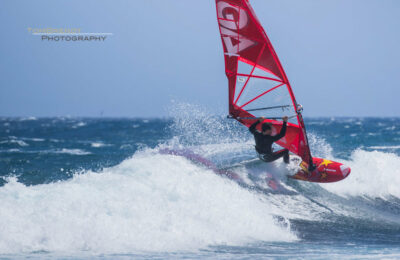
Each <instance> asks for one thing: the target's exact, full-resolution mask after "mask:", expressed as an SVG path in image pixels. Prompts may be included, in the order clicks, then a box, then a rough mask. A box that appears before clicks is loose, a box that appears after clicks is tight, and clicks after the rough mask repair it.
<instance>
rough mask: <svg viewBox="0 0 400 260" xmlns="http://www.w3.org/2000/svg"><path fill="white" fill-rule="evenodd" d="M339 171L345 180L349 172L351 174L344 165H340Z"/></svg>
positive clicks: (348, 168)
mask: <svg viewBox="0 0 400 260" xmlns="http://www.w3.org/2000/svg"><path fill="white" fill-rule="evenodd" d="M340 170H341V171H342V174H343V177H345V178H346V177H347V176H348V175H349V174H350V172H351V169H350V167H349V166H346V165H340Z"/></svg>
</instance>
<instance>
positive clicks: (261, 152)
mask: <svg viewBox="0 0 400 260" xmlns="http://www.w3.org/2000/svg"><path fill="white" fill-rule="evenodd" d="M264 119H265V118H264V117H261V118H260V119H259V120H257V122H255V123H254V124H252V125H251V126H250V128H249V130H250V132H251V133H252V134H253V135H254V139H255V141H256V151H257V153H258V156H259V157H260V159H261V160H263V161H264V162H273V161H275V160H277V159H279V158H281V157H283V161H284V162H285V163H289V150H288V149H282V150H279V151H277V152H273V151H272V144H273V143H274V142H276V141H278V140H279V139H281V138H282V137H284V136H285V134H286V125H287V121H288V117H287V116H285V117H283V118H282V120H283V125H282V129H281V131H280V132H279V134H277V135H274V136H272V135H271V134H272V128H271V125H270V124H268V123H264V124H263V125H262V127H261V128H262V132H259V131H257V129H256V127H257V125H258V124H259V123H261V122H262V121H264Z"/></svg>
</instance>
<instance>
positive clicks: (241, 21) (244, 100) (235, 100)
mask: <svg viewBox="0 0 400 260" xmlns="http://www.w3.org/2000/svg"><path fill="white" fill-rule="evenodd" d="M216 6H217V19H218V25H219V30H220V34H221V39H222V44H223V49H224V57H225V72H226V76H227V77H228V84H229V115H230V116H231V117H233V118H235V119H237V120H238V121H239V122H241V123H242V124H244V125H246V126H247V127H249V126H250V125H251V124H252V123H254V122H255V121H254V118H258V117H261V116H263V117H265V118H267V119H266V121H267V122H269V123H271V124H272V125H273V130H274V131H275V132H276V133H278V132H279V131H280V128H281V127H282V122H281V121H278V119H280V118H281V117H283V116H285V115H287V116H289V118H290V120H289V123H288V129H287V132H286V136H285V137H284V138H282V139H281V140H279V141H278V142H277V143H278V144H279V145H281V146H282V147H285V148H287V149H289V150H290V151H291V152H293V153H295V154H297V155H299V156H300V157H301V158H302V159H303V161H305V162H307V163H312V157H311V153H310V148H309V146H308V141H307V134H306V130H305V126H304V122H303V118H302V115H301V106H299V105H298V104H297V102H296V99H295V96H294V94H293V91H292V88H291V86H290V83H289V81H288V79H287V77H286V74H285V71H284V70H283V68H282V65H281V63H280V61H279V59H278V56H277V55H276V53H275V51H274V48H273V47H272V44H271V42H270V41H269V39H268V36H267V34H266V33H265V31H264V29H263V27H262V26H261V24H260V22H259V20H258V19H257V17H256V15H255V13H254V11H253V9H252V7H251V6H250V3H249V1H248V0H216Z"/></svg>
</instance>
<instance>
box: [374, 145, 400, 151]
mask: <svg viewBox="0 0 400 260" xmlns="http://www.w3.org/2000/svg"><path fill="white" fill-rule="evenodd" d="M368 148H370V149H377V150H393V149H400V145H388V146H384V145H381V146H370V147H368Z"/></svg>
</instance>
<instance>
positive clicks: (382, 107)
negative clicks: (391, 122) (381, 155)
mask: <svg viewBox="0 0 400 260" xmlns="http://www.w3.org/2000/svg"><path fill="white" fill-rule="evenodd" d="M250 2H251V4H252V5H253V8H254V10H255V12H256V14H257V16H258V18H259V19H260V21H261V23H262V24H263V26H264V28H265V30H266V32H267V34H268V35H269V37H270V39H271V41H272V44H273V45H274V47H275V50H276V52H277V54H278V56H279V58H280V60H281V62H282V65H283V67H284V69H285V70H286V73H287V76H288V78H289V81H290V82H291V84H292V87H293V90H294V93H295V95H296V97H297V100H298V102H299V103H301V104H302V105H303V107H304V109H305V110H304V115H305V116H400V109H399V108H398V99H399V98H398V96H399V95H400V88H399V87H398V85H399V82H400V50H399V47H400V1H398V0H324V1H320V0H301V1H299V0H274V1H272V0H251V1H250ZM29 27H30V28H48V27H50V28H80V29H81V31H82V32H102V33H113V35H112V36H108V38H107V39H106V40H105V41H104V42H44V41H41V38H40V36H34V35H31V34H30V33H29V32H28V28H29ZM0 31H1V35H2V37H1V41H0V116H61V115H71V116H100V115H101V114H103V116H128V117H136V116H140V117H149V116H151V117H155V116H165V115H166V114H167V112H166V111H167V108H168V106H169V104H170V101H171V100H172V99H174V100H176V101H179V102H187V103H194V104H197V105H200V106H203V107H205V108H207V109H209V110H211V111H214V112H215V113H218V114H222V113H227V99H228V98H227V91H228V88H227V80H226V77H225V73H224V63H223V54H222V44H221V40H220V36H219V32H218V26H217V21H216V12H215V2H214V0H145V1H142V0H130V1H128V0H125V1H122V0H113V1H111V0H109V1H99V0H85V1H77V0H72V1H71V0H68V1H66V0H60V1H53V0H36V1H28V0H26V1H15V0H1V1H0Z"/></svg>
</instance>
